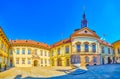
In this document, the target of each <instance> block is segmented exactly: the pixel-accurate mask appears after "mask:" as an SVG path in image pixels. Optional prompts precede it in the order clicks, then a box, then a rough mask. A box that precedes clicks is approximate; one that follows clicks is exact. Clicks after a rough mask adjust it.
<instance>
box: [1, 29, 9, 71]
mask: <svg viewBox="0 0 120 79" xmlns="http://www.w3.org/2000/svg"><path fill="white" fill-rule="evenodd" d="M9 48H10V42H9V40H8V38H7V37H6V35H5V33H4V32H3V30H2V28H1V27H0V69H1V70H3V69H4V68H5V67H6V66H7V65H8V63H9V61H8V60H9ZM1 70H0V71H1Z"/></svg>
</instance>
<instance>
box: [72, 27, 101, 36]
mask: <svg viewBox="0 0 120 79" xmlns="http://www.w3.org/2000/svg"><path fill="white" fill-rule="evenodd" d="M75 36H89V37H95V38H99V36H98V35H97V34H96V33H95V31H92V30H90V29H89V28H88V27H85V28H82V29H80V30H77V31H75V32H74V33H73V34H72V35H71V38H72V37H75Z"/></svg>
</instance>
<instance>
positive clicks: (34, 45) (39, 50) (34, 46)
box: [11, 40, 50, 67]
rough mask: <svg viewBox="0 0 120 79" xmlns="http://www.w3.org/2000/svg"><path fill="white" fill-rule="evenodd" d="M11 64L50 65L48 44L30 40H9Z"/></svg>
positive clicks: (18, 65) (23, 65) (24, 65)
mask: <svg viewBox="0 0 120 79" xmlns="http://www.w3.org/2000/svg"><path fill="white" fill-rule="evenodd" d="M11 44H12V48H11V51H12V53H11V55H13V56H12V57H13V58H12V59H11V60H12V61H13V62H11V63H13V66H15V67H34V66H50V52H49V48H50V47H49V46H48V45H47V44H43V43H40V42H36V41H32V40H11Z"/></svg>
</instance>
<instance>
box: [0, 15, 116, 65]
mask: <svg viewBox="0 0 120 79" xmlns="http://www.w3.org/2000/svg"><path fill="white" fill-rule="evenodd" d="M0 35H1V36H0V64H2V66H4V65H5V64H8V66H15V67H34V66H71V65H73V64H81V63H82V62H84V63H85V64H86V65H100V64H110V63H114V61H115V60H116V59H115V56H114V52H113V47H112V45H111V44H110V43H107V42H106V41H104V40H101V39H100V37H99V36H98V35H97V33H96V32H95V31H93V30H91V29H90V28H88V24H87V19H86V15H85V13H84V14H83V16H82V21H81V28H80V29H76V30H75V31H74V32H73V33H72V34H71V35H70V37H69V38H67V39H65V40H61V41H59V42H56V43H54V44H53V45H51V46H49V45H48V44H44V43H41V42H37V41H33V40H10V41H8V39H7V37H6V35H5V33H4V32H3V30H2V29H0ZM114 49H115V48H114Z"/></svg>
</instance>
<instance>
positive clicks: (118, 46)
mask: <svg viewBox="0 0 120 79" xmlns="http://www.w3.org/2000/svg"><path fill="white" fill-rule="evenodd" d="M112 45H113V50H114V57H115V58H114V60H116V62H117V63H120V40H118V41H115V42H114V43H112Z"/></svg>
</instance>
